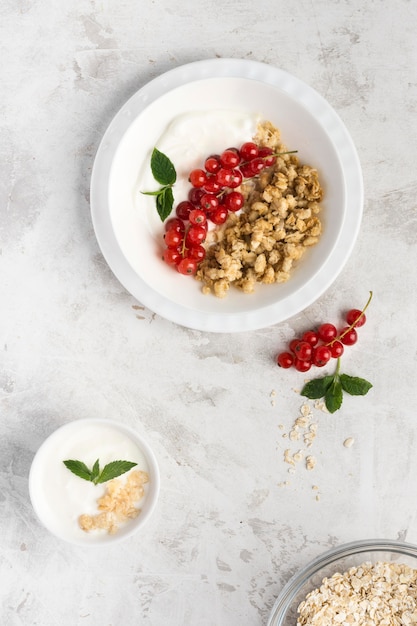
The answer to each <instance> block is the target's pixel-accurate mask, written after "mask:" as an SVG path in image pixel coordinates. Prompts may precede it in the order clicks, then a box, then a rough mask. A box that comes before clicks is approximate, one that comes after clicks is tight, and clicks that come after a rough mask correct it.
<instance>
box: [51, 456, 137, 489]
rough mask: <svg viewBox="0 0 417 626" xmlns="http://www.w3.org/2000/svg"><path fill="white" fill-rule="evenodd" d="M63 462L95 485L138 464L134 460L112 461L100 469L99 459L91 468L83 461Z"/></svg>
mask: <svg viewBox="0 0 417 626" xmlns="http://www.w3.org/2000/svg"><path fill="white" fill-rule="evenodd" d="M63 463H64V465H65V467H66V468H68V469H69V470H70V471H71V472H72V473H73V474H75V475H76V476H78V477H79V478H83V479H84V480H88V481H89V482H92V483H94V484H95V485H98V484H99V483H105V482H107V481H108V480H112V479H113V478H117V477H118V476H121V475H122V474H125V473H126V472H128V471H129V470H130V469H132V467H135V465H137V463H133V462H132V461H111V463H107V465H105V466H104V467H103V469H102V470H101V471H100V463H99V460H98V459H97V461H96V462H95V463H94V465H93V467H92V468H91V470H90V469H89V468H88V467H87V465H86V464H85V463H83V462H82V461H74V460H72V459H68V460H67V461H63Z"/></svg>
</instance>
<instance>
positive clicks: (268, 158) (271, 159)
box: [258, 147, 277, 167]
mask: <svg viewBox="0 0 417 626" xmlns="http://www.w3.org/2000/svg"><path fill="white" fill-rule="evenodd" d="M273 152H274V151H273V150H272V148H267V147H264V148H259V153H258V156H259V157H260V158H262V159H263V162H264V164H265V167H271V165H275V163H276V161H277V157H276V156H273Z"/></svg>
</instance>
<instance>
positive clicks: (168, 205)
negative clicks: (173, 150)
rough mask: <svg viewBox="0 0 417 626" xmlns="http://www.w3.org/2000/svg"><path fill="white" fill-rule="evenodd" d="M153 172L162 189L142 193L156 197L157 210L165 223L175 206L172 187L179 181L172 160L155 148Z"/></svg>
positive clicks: (152, 157)
mask: <svg viewBox="0 0 417 626" xmlns="http://www.w3.org/2000/svg"><path fill="white" fill-rule="evenodd" d="M151 170H152V174H153V177H154V179H155V180H156V182H157V183H159V184H160V185H162V187H161V188H160V189H157V190H156V191H142V192H141V193H143V194H144V195H145V196H154V197H155V204H156V210H157V212H158V215H159V217H160V218H161V220H162V221H163V222H164V221H165V220H166V218H167V217H168V216H169V215H170V213H171V211H172V207H173V206H174V194H173V192H172V187H173V185H174V183H175V182H176V180H177V173H176V171H175V167H174V165H173V163H172V162H171V161H170V159H169V158H168V157H167V156H166V154H164V153H163V152H160V150H158V148H154V149H153V151H152V156H151Z"/></svg>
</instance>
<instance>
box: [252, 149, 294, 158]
mask: <svg viewBox="0 0 417 626" xmlns="http://www.w3.org/2000/svg"><path fill="white" fill-rule="evenodd" d="M297 152H298V150H287V151H286V152H273V153H272V154H268V155H267V156H264V157H261V159H267V158H268V157H271V156H282V155H284V154H297Z"/></svg>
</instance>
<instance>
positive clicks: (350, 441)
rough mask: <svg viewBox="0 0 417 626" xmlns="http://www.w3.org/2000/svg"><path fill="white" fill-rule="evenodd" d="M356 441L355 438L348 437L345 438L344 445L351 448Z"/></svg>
mask: <svg viewBox="0 0 417 626" xmlns="http://www.w3.org/2000/svg"><path fill="white" fill-rule="evenodd" d="M354 443H355V440H354V438H353V437H348V438H347V439H345V440H344V442H343V445H344V446H345V448H351V447H352V446H353V444H354Z"/></svg>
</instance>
